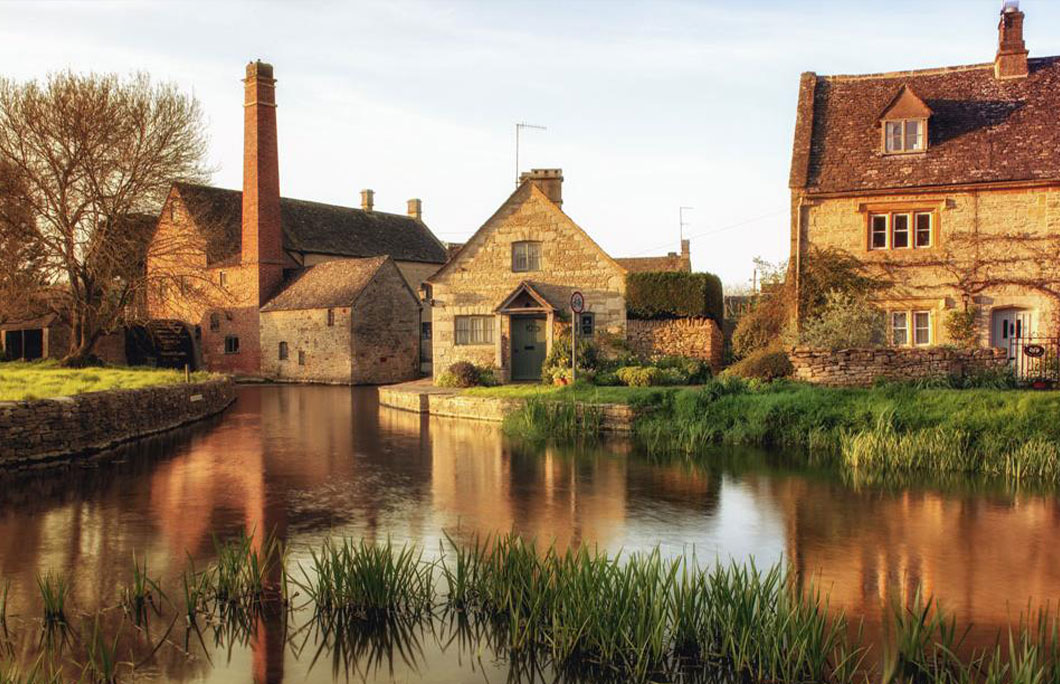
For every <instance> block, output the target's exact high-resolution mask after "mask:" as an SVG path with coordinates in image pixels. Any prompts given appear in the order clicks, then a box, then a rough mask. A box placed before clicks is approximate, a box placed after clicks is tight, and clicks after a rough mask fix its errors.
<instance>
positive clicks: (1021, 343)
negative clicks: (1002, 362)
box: [1008, 337, 1060, 384]
mask: <svg viewBox="0 0 1060 684" xmlns="http://www.w3.org/2000/svg"><path fill="white" fill-rule="evenodd" d="M1008 359H1009V363H1010V364H1011V365H1012V370H1013V372H1014V373H1015V374H1016V377H1017V378H1019V379H1020V380H1024V381H1026V382H1047V383H1053V384H1055V383H1060V337H1013V338H1011V339H1010V340H1009V347H1008Z"/></svg>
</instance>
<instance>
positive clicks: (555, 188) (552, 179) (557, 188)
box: [519, 169, 563, 207]
mask: <svg viewBox="0 0 1060 684" xmlns="http://www.w3.org/2000/svg"><path fill="white" fill-rule="evenodd" d="M526 182H530V183H532V184H534V185H536V186H537V187H538V189H539V190H541V192H543V193H545V196H546V197H548V198H549V199H550V200H552V202H554V203H555V204H556V206H558V207H562V206H563V169H531V170H529V171H524V172H523V173H522V175H520V176H519V184H520V185H522V184H523V183H526Z"/></svg>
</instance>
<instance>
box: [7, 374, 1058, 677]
mask: <svg viewBox="0 0 1060 684" xmlns="http://www.w3.org/2000/svg"><path fill="white" fill-rule="evenodd" d="M802 460H803V459H786V458H784V457H783V455H777V454H765V453H762V452H759V451H753V450H746V451H740V450H733V449H719V450H718V453H717V454H716V455H715V457H713V458H710V459H708V461H707V462H706V463H705V464H703V465H696V466H692V465H687V464H683V463H681V464H675V463H659V462H655V461H653V460H652V459H647V458H645V457H643V456H642V455H640V454H638V453H637V452H636V449H635V448H633V446H632V445H631V444H629V443H628V442H624V441H621V440H619V441H609V442H607V443H606V444H602V445H598V446H594V447H592V448H581V449H570V448H553V447H541V448H530V447H526V446H520V445H516V444H513V443H511V442H510V441H509V440H507V439H506V438H505V437H504V436H503V435H502V434H501V431H500V429H499V427H497V426H495V425H491V424H486V423H478V422H472V421H459V420H450V419H442V418H428V417H423V416H419V415H415V414H411V413H405V412H401V411H397V410H393V409H387V408H382V407H380V406H379V405H378V403H377V401H376V396H375V392H374V391H373V390H371V389H365V388H355V389H350V388H340V387H321V386H245V387H241V388H240V389H239V391H238V400H237V402H236V403H235V405H234V406H233V407H232V408H231V409H229V410H228V411H227V412H226V413H225V414H223V415H222V416H219V417H216V418H214V419H211V420H209V421H206V422H203V423H200V424H197V425H193V426H190V427H187V428H183V429H181V430H178V431H174V432H171V433H168V434H166V435H163V436H160V437H156V438H152V439H148V440H144V441H142V442H139V443H136V444H132V445H127V446H125V447H122V448H120V449H117V450H115V451H113V452H110V453H108V454H104V455H102V456H101V457H99V458H95V459H92V460H91V461H87V462H80V463H77V464H74V465H71V466H66V467H60V468H55V469H49V470H46V471H40V472H33V473H21V474H17V475H10V476H5V477H4V478H3V479H0V588H2V583H3V582H4V581H5V580H6V581H9V582H10V583H11V589H10V598H9V607H8V614H9V615H10V616H12V617H11V618H9V621H10V622H11V623H12V624H14V625H16V626H20V627H21V629H20V630H16V631H20V632H21V633H22V636H21V637H18V636H16V637H15V638H14V639H13V644H14V645H13V649H14V652H15V653H16V656H18V657H23V658H28V657H30V654H31V653H32V652H33V647H34V642H35V640H36V639H37V632H39V630H40V628H39V626H35V623H34V620H33V617H34V616H35V615H38V614H39V612H40V598H39V591H38V590H37V586H36V577H37V575H38V574H43V573H46V572H49V571H50V572H56V573H62V574H63V575H64V576H66V577H68V578H70V581H71V583H72V599H71V600H72V603H73V605H74V606H76V607H77V608H78V609H79V610H82V611H92V610H95V609H97V608H99V607H108V606H109V607H113V606H115V605H117V604H118V603H119V602H120V592H121V587H122V586H123V585H124V583H126V582H127V581H128V579H129V575H130V573H131V568H132V558H133V554H134V553H135V554H138V555H140V556H141V557H142V556H144V555H146V557H147V559H148V562H149V574H150V575H152V576H158V577H160V579H161V585H162V586H163V587H171V586H175V584H176V582H177V579H178V578H179V577H180V575H181V573H182V572H183V570H184V568H185V567H186V566H187V564H188V562H189V557H190V558H191V559H192V561H193V562H194V563H195V564H196V565H197V566H198V567H205V566H206V565H207V564H208V563H209V562H210V561H211V560H212V558H213V555H214V543H215V542H214V539H215V536H216V537H217V538H221V539H224V538H229V537H232V536H234V535H236V534H237V533H238V531H239V530H241V529H247V530H257V531H261V530H268V531H270V532H275V534H277V535H278V536H279V537H280V538H282V539H283V540H285V541H286V542H287V544H288V545H289V546H290V548H291V549H292V555H291V562H292V563H298V562H301V561H304V559H305V558H306V557H307V556H306V554H307V550H308V549H309V548H313V547H315V546H317V545H319V544H320V543H321V541H322V540H323V539H325V538H326V537H329V536H334V537H338V536H347V537H354V538H362V537H363V538H366V539H369V540H374V541H384V540H386V539H387V538H389V539H391V540H392V541H393V542H395V543H397V544H401V543H403V542H414V543H416V544H418V545H420V546H421V547H423V548H424V549H425V553H426V554H427V555H436V554H437V553H438V552H439V549H441V548H442V546H443V545H444V543H445V538H446V535H448V536H449V537H451V538H453V539H455V540H456V541H458V542H462V541H468V540H470V539H471V538H472V537H473V536H474V535H476V534H487V533H498V532H500V533H503V532H507V531H509V530H515V531H517V532H518V533H520V534H521V535H524V536H527V537H535V538H537V539H538V540H542V541H555V542H556V543H557V544H559V545H561V546H567V545H583V544H588V545H593V546H597V547H599V548H601V549H606V550H608V551H611V552H619V551H621V552H624V553H631V552H636V551H643V550H648V549H653V548H655V547H659V548H660V549H661V550H662V552H663V553H664V554H666V555H677V554H695V557H696V558H697V559H698V560H699V561H700V562H701V563H707V562H713V561H714V560H715V559H722V560H727V559H730V558H735V559H738V560H747V559H750V558H752V557H753V558H754V559H755V560H756V562H757V563H758V564H759V565H760V566H766V565H770V564H773V563H775V562H778V561H780V560H781V559H783V560H785V561H786V562H790V563H792V564H793V565H794V566H795V567H796V568H797V569H798V570H799V571H800V573H801V574H802V576H804V577H813V578H814V581H815V583H816V585H817V586H819V587H821V588H823V589H824V590H825V591H828V592H829V593H830V595H831V600H832V604H833V606H838V607H841V608H842V609H844V610H846V611H847V613H848V614H850V615H852V616H856V617H864V618H865V619H866V620H867V621H868V622H869V623H872V622H876V621H878V620H879V617H880V615H881V611H884V610H886V609H887V608H886V606H887V604H888V602H889V601H891V600H894V599H904V598H908V596H909V594H910V592H912V591H913V590H914V588H915V587H916V586H918V585H919V586H923V587H924V588H925V590H926V591H927V592H929V593H931V594H933V595H934V596H936V597H937V598H939V599H940V600H941V601H942V603H943V605H944V606H945V607H946V608H947V609H948V610H950V611H952V612H953V613H954V614H955V615H956V617H957V618H958V620H960V621H961V622H967V623H974V624H975V625H977V630H978V633H980V634H982V635H984V637H983V638H984V639H985V638H987V636H985V635H989V634H992V630H996V629H997V628H998V627H1000V626H1002V625H1006V624H1008V622H1009V620H1010V619H1011V618H1012V617H1014V616H1015V615H1017V614H1018V613H1019V612H1020V611H1022V610H1025V609H1026V608H1027V607H1028V604H1029V603H1030V604H1035V605H1037V604H1040V603H1043V602H1046V601H1048V600H1049V599H1051V598H1053V597H1057V596H1060V547H1058V545H1057V544H1056V543H1055V540H1056V539H1057V538H1060V505H1058V501H1057V498H1056V496H1055V492H1054V491H1051V490H1044V491H1042V490H1021V489H1020V488H1018V487H1014V486H1009V485H1007V484H1006V483H1004V482H983V481H971V480H965V479H962V478H951V479H947V480H941V481H932V482H926V483H925V482H918V483H916V484H910V483H909V482H893V481H885V482H876V481H858V480H857V479H856V478H851V477H849V476H844V475H842V474H840V473H836V472H834V471H828V470H820V469H814V468H811V467H808V466H804V465H800V463H801V461H802ZM167 626H168V625H161V626H159V627H156V629H158V630H161V631H163V632H164V629H165V627H167ZM177 629H178V631H180V630H182V629H183V627H182V626H181V627H178V628H177ZM34 630H36V631H34ZM155 636H156V638H158V639H161V634H156V635H155ZM169 639H170V640H172V641H176V642H179V641H180V640H179V639H176V638H175V637H174V636H173V635H172V633H171V634H170V635H169ZM416 642H417V643H416V645H415V648H413V649H411V656H408V655H406V656H401V657H399V655H400V654H399V655H394V656H393V658H392V659H390V660H388V659H387V658H383V659H381V660H379V661H376V662H374V664H373V663H372V662H368V660H370V659H366V661H365V662H354V663H353V664H352V674H351V672H350V671H348V670H347V668H350V667H351V663H349V662H343V663H341V664H340V663H338V662H336V660H335V659H334V658H333V656H332V655H325V656H322V657H321V660H318V661H317V662H313V656H314V654H315V649H314V648H313V646H312V644H310V646H309V647H305V646H302V647H301V648H299V645H298V640H297V638H295V636H292V635H291V634H290V633H288V632H287V631H285V630H284V628H283V627H282V626H277V625H274V624H269V621H267V620H265V621H262V622H261V624H258V625H256V626H254V627H253V628H252V629H250V630H249V631H248V632H247V634H245V635H244V638H242V639H233V640H230V642H229V643H223V640H220V641H217V640H215V641H213V642H211V641H210V640H208V639H207V640H205V641H203V642H199V643H198V644H197V645H196V644H192V645H191V646H188V647H187V649H186V650H187V653H183V652H181V651H182V649H181V648H178V647H175V646H173V647H171V646H170V645H169V644H166V645H165V646H164V647H162V648H160V649H159V651H158V652H157V653H156V654H155V655H154V656H153V657H152V658H150V659H149V662H146V663H143V664H141V666H140V668H139V669H138V671H139V672H141V673H146V674H148V675H151V674H154V675H156V676H158V677H160V678H163V679H166V680H174V681H187V680H195V681H203V680H205V681H231V682H236V681H283V680H288V681H295V680H297V681H330V680H331V679H332V678H333V677H336V676H339V677H340V678H345V677H347V676H350V677H352V678H356V679H364V680H366V681H421V680H422V681H452V682H462V681H504V680H506V679H507V678H508V677H509V674H510V673H509V672H508V666H507V665H506V664H505V663H504V662H502V661H501V660H500V659H497V658H491V657H489V656H488V655H485V656H484V655H482V653H481V650H480V649H476V648H475V647H473V646H472V647H466V646H465V647H461V646H460V644H459V643H455V642H454V643H448V641H447V638H446V637H445V635H440V634H435V633H426V634H423V635H420V637H418V638H417V639H416ZM355 660H356V659H355Z"/></svg>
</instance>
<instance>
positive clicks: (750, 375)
mask: <svg viewBox="0 0 1060 684" xmlns="http://www.w3.org/2000/svg"><path fill="white" fill-rule="evenodd" d="M725 372H726V373H728V374H730V375H734V376H736V377H738V378H746V379H748V380H765V381H766V382H770V381H772V380H776V379H778V378H786V377H789V376H790V375H791V374H792V373H794V372H795V368H794V367H793V366H792V365H791V361H790V360H789V359H788V355H787V354H786V353H784V352H783V351H779V350H776V349H761V350H759V351H756V352H754V353H752V354H750V355H749V356H747V357H746V358H744V359H743V360H742V361H739V362H737V363H735V364H733V365H732V366H729V368H728V370H726V371H725Z"/></svg>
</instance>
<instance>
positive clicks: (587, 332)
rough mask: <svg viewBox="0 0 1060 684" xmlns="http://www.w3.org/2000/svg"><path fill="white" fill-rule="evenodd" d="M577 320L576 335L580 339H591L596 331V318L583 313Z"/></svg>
mask: <svg viewBox="0 0 1060 684" xmlns="http://www.w3.org/2000/svg"><path fill="white" fill-rule="evenodd" d="M578 318H579V322H580V325H579V326H578V334H579V335H581V336H582V337H592V336H593V332H595V330H596V317H595V316H594V315H593V314H591V313H583V314H581V315H579V317H578Z"/></svg>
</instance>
